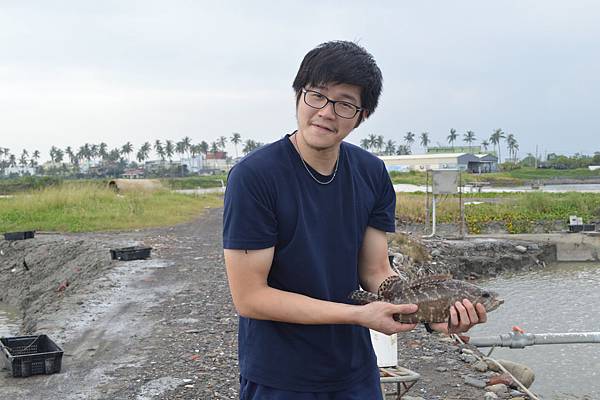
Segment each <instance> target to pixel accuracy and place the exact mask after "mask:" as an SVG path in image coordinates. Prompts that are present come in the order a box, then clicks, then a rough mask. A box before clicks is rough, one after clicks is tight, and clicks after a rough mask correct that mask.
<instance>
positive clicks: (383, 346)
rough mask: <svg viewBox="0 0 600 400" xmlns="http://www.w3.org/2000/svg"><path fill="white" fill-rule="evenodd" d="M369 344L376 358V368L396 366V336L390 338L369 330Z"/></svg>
mask: <svg viewBox="0 0 600 400" xmlns="http://www.w3.org/2000/svg"><path fill="white" fill-rule="evenodd" d="M371 342H372V343H373V349H374V350H375V355H376V356H377V366H378V367H395V366H397V365H398V335H397V334H394V335H391V336H388V335H384V334H383V333H380V332H377V331H373V330H371Z"/></svg>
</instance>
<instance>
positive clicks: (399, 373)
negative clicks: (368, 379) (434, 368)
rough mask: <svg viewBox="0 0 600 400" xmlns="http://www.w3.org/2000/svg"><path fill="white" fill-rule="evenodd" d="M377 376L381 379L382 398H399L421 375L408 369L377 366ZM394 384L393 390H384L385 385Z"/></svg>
mask: <svg viewBox="0 0 600 400" xmlns="http://www.w3.org/2000/svg"><path fill="white" fill-rule="evenodd" d="M379 376H380V380H381V392H382V393H383V400H388V399H390V400H400V399H402V396H404V395H405V394H406V393H407V392H408V391H409V390H410V388H411V387H413V385H414V384H415V383H417V381H418V380H419V379H420V378H421V375H419V374H418V373H416V372H414V371H411V370H410V369H407V368H404V367H401V366H399V365H398V366H395V367H382V368H379ZM386 384H391V385H396V387H395V391H393V392H388V393H386V392H385V385H386Z"/></svg>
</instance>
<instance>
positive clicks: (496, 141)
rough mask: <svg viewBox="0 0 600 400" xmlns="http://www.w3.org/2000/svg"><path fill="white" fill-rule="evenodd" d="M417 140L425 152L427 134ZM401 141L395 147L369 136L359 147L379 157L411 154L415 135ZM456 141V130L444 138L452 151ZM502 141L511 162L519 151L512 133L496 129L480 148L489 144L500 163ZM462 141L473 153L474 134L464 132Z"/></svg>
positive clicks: (382, 138) (382, 139) (423, 133)
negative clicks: (401, 142)
mask: <svg viewBox="0 0 600 400" xmlns="http://www.w3.org/2000/svg"><path fill="white" fill-rule="evenodd" d="M418 138H419V143H420V145H421V147H423V148H425V150H427V148H428V147H429V144H430V143H431V138H430V137H429V132H422V133H421V134H420V135H419V137H418ZM403 139H404V143H405V144H404V145H396V143H395V142H394V141H393V140H388V141H387V142H386V141H385V139H384V137H383V135H374V134H370V135H369V136H368V137H366V138H364V139H361V141H360V146H361V147H362V148H364V149H366V150H371V151H373V152H375V153H377V154H380V155H392V154H398V155H401V154H411V153H412V145H413V144H414V143H415V141H416V139H417V137H416V135H415V134H414V133H412V132H406V134H405V135H404V138H403ZM457 139H458V133H457V132H456V129H454V128H452V129H450V134H449V135H448V136H447V137H446V140H447V141H448V144H450V146H452V149H453V150H454V143H455V142H456V141H457ZM503 139H506V145H507V148H508V153H509V157H510V158H511V159H512V160H515V159H516V157H517V151H518V150H519V144H518V142H517V139H516V138H515V136H514V135H513V134H512V133H511V134H509V135H508V136H506V135H505V134H504V132H503V131H502V129H496V130H494V132H493V133H492V134H491V136H490V137H489V139H484V140H482V141H481V146H482V147H483V149H484V151H487V150H488V147H489V146H490V144H491V145H493V146H494V151H496V148H497V149H498V161H499V162H501V160H502V159H501V156H502V155H501V151H500V147H501V143H502V140H503ZM462 140H463V142H465V143H466V144H467V145H468V146H469V148H470V149H471V151H473V149H472V147H473V142H476V141H477V137H476V136H475V132H473V131H471V130H468V131H466V132H465V133H464V134H463V137H462Z"/></svg>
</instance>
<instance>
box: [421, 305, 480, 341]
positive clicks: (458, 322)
mask: <svg viewBox="0 0 600 400" xmlns="http://www.w3.org/2000/svg"><path fill="white" fill-rule="evenodd" d="M485 321H487V314H486V312H485V307H484V306H483V305H482V304H480V303H477V305H475V306H474V305H473V303H471V302H470V301H469V300H467V299H464V300H463V301H462V302H460V301H457V302H456V303H455V304H454V307H451V308H450V322H449V323H447V322H439V323H435V324H430V326H431V329H433V330H434V331H437V332H442V333H446V334H448V335H450V334H452V333H461V332H466V331H468V330H469V329H471V328H472V327H473V326H474V325H477V324H483V323H484V322H485Z"/></svg>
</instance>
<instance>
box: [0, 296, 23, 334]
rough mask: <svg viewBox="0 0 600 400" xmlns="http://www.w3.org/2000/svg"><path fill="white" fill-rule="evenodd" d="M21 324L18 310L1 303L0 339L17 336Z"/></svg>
mask: <svg viewBox="0 0 600 400" xmlns="http://www.w3.org/2000/svg"><path fill="white" fill-rule="evenodd" d="M20 324H21V321H20V319H19V312H18V310H17V309H16V308H14V307H11V306H9V305H8V304H5V303H0V337H3V336H17V334H18V333H19V325H20Z"/></svg>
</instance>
